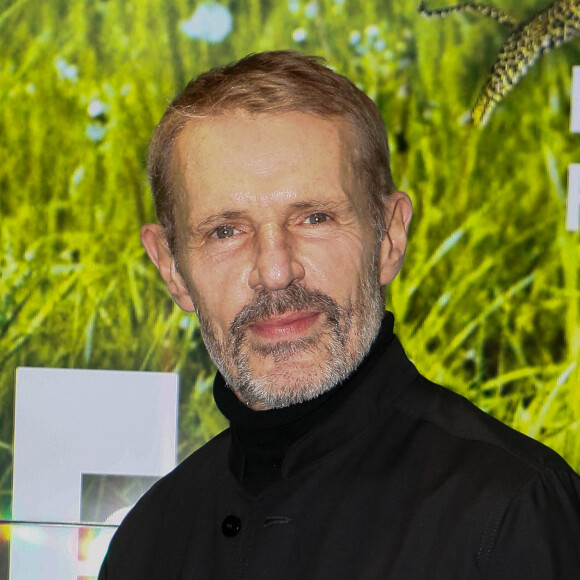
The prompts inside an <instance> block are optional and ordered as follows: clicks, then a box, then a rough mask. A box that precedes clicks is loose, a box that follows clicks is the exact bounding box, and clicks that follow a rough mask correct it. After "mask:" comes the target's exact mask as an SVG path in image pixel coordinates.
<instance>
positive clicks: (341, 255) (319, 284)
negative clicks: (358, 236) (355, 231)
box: [303, 240, 372, 301]
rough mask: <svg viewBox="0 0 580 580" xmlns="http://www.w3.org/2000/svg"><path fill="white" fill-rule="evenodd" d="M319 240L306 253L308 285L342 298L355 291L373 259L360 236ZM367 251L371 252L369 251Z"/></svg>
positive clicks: (305, 265) (304, 262)
mask: <svg viewBox="0 0 580 580" xmlns="http://www.w3.org/2000/svg"><path fill="white" fill-rule="evenodd" d="M349 241H350V242H351V243H345V241H344V240H342V241H339V240H336V241H334V242H333V243H330V244H320V245H317V246H316V247H313V248H310V250H309V251H308V252H306V253H305V254H304V258H303V260H304V261H303V265H304V269H305V271H306V285H307V287H310V288H314V289H317V290H321V291H322V292H325V293H327V294H329V295H330V296H331V297H332V298H336V299H338V300H339V301H340V300H341V299H345V298H347V297H350V296H352V295H353V293H354V292H356V289H357V288H358V285H359V282H360V280H361V279H362V277H363V276H364V274H365V273H366V271H367V269H368V267H369V265H370V264H371V262H372V251H371V252H370V253H369V252H365V251H364V249H363V245H362V244H361V243H360V241H359V240H356V241H351V240H349ZM367 254H368V255H367Z"/></svg>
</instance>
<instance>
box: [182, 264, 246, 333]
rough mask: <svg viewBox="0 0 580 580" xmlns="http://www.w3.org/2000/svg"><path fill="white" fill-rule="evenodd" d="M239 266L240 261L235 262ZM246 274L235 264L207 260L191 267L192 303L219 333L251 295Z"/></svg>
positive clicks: (225, 327) (226, 326)
mask: <svg viewBox="0 0 580 580" xmlns="http://www.w3.org/2000/svg"><path fill="white" fill-rule="evenodd" d="M237 265H238V266H239V264H237ZM245 280H247V274H246V273H245V272H244V271H243V270H242V269H240V268H237V269H236V264H235V263H233V264H229V265H226V264H224V263H219V264H217V265H216V264H215V263H214V264H213V265H212V264H211V263H209V264H207V265H206V266H205V267H200V268H196V269H194V270H190V284H189V288H190V289H191V293H192V297H193V299H194V302H195V304H196V305H197V307H198V308H199V309H201V310H202V314H203V315H204V316H205V318H207V319H208V320H209V321H210V322H211V323H212V324H213V325H214V328H216V330H218V332H219V333H220V334H222V333H223V332H225V331H227V329H228V328H229V325H230V323H231V322H232V320H233V319H234V317H235V316H236V314H238V312H239V311H240V310H241V309H242V308H243V307H244V306H245V305H246V304H247V303H248V302H250V300H251V298H252V295H251V292H250V289H249V286H248V284H247V281H245Z"/></svg>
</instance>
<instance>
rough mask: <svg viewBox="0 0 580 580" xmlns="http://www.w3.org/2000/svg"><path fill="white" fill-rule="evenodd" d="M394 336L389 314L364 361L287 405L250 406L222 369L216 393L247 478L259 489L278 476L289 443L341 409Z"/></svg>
mask: <svg viewBox="0 0 580 580" xmlns="http://www.w3.org/2000/svg"><path fill="white" fill-rule="evenodd" d="M392 338H393V316H392V314H390V313H389V312H387V313H386V314H385V317H384V319H383V323H382V325H381V329H380V331H379V334H378V336H377V337H376V339H375V341H374V342H373V344H372V345H371V348H370V350H369V352H368V353H367V355H366V356H365V358H364V359H363V361H362V362H361V364H360V365H359V367H358V368H357V369H356V370H355V371H354V372H353V373H352V374H351V376H350V377H349V378H347V379H346V380H345V381H343V382H342V383H340V384H338V385H336V386H335V387H334V388H332V389H330V390H329V391H327V392H326V393H323V394H322V395H320V396H318V397H316V398H315V399H312V400H310V401H306V402H304V403H299V404H296V405H291V406H289V407H285V408H282V409H269V410H265V411H256V410H253V409H250V408H248V407H246V406H245V405H244V404H243V403H242V402H241V401H240V400H239V399H238V398H237V397H236V395H235V394H234V393H233V392H232V391H231V390H230V389H229V388H228V387H227V386H226V384H225V382H224V380H223V378H222V377H221V375H220V374H219V373H218V374H217V375H216V379H215V381H214V397H215V400H216V403H217V406H218V408H219V409H220V411H221V412H222V413H223V414H224V415H225V416H226V417H227V418H228V419H229V421H230V425H231V429H232V433H233V436H234V438H235V439H236V440H237V442H238V443H239V445H240V447H241V450H242V453H243V455H244V457H245V465H244V470H243V474H242V483H243V484H244V485H245V486H246V487H247V488H248V489H250V491H253V492H254V493H258V492H259V491H261V490H262V489H264V488H265V487H266V486H267V485H269V484H270V483H273V482H274V481H276V480H277V479H278V478H279V470H280V465H281V463H282V460H283V458H284V455H285V454H286V451H287V450H288V449H289V448H290V446H291V445H292V444H293V443H294V442H295V441H297V440H298V439H300V438H301V437H303V436H304V435H306V434H307V433H308V432H310V431H311V430H312V429H314V428H315V427H316V425H318V424H320V423H321V422H322V421H323V420H325V419H326V418H327V417H329V416H330V415H331V414H332V413H333V412H334V411H335V410H336V409H338V408H339V407H340V406H341V405H342V404H343V403H344V401H345V400H346V399H347V398H348V396H349V394H350V393H351V392H353V391H354V390H355V389H356V387H357V386H358V385H359V384H360V383H361V381H362V380H363V379H364V377H365V376H366V375H367V373H368V371H369V370H370V369H371V368H372V367H373V366H374V364H375V362H376V360H377V358H378V357H379V356H380V355H381V354H382V353H383V352H384V350H385V349H386V348H387V346H388V345H389V344H390V342H391V340H392Z"/></svg>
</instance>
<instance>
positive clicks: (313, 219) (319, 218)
mask: <svg viewBox="0 0 580 580" xmlns="http://www.w3.org/2000/svg"><path fill="white" fill-rule="evenodd" d="M329 219H330V218H329V217H328V216H327V215H326V214H325V213H312V214H310V215H309V216H308V217H307V218H306V222H307V223H308V224H311V225H316V224H321V223H323V222H325V221H328V220H329Z"/></svg>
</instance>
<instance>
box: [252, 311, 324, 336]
mask: <svg viewBox="0 0 580 580" xmlns="http://www.w3.org/2000/svg"><path fill="white" fill-rule="evenodd" d="M319 316H320V313H319V312H312V311H302V310H299V311H292V312H286V313H284V314H281V315H279V316H271V317H270V318H266V319H264V320H260V321H259V322H254V323H253V324H251V325H250V329H251V331H252V333H254V334H255V335H256V336H258V337H260V338H263V339H266V340H281V339H282V340H293V339H297V338H301V337H303V336H304V335H305V334H307V333H308V331H309V330H310V329H311V328H312V326H313V325H314V323H315V322H316V320H317V319H318V317H319Z"/></svg>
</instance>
